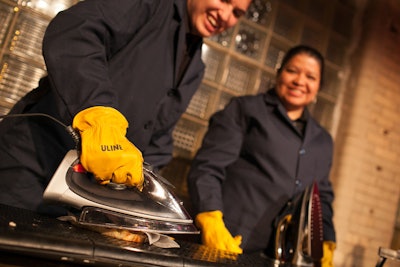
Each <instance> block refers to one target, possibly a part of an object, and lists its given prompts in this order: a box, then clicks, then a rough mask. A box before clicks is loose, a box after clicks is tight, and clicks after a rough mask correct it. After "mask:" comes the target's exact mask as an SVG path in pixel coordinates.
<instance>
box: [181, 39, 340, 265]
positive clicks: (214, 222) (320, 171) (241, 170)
mask: <svg viewBox="0 0 400 267" xmlns="http://www.w3.org/2000/svg"><path fill="white" fill-rule="evenodd" d="M323 68H324V60H323V58H322V56H321V55H320V53H319V52H318V51H317V50H315V49H314V48H312V47H308V46H296V47H294V48H292V49H291V50H289V51H288V53H287V54H286V55H285V57H284V59H283V61H282V65H281V68H280V69H279V70H278V72H277V75H276V80H277V83H276V84H277V85H276V86H275V88H271V89H270V90H268V91H267V92H266V93H262V94H258V95H248V96H240V97H235V98H232V100H231V102H230V103H229V104H228V105H227V106H226V107H225V108H224V109H223V110H221V111H218V112H217V113H215V114H214V115H213V116H212V117H211V119H210V122H209V127H208V131H207V133H206V135H205V137H204V139H203V143H202V146H201V147H200V149H199V150H198V152H197V155H196V156H195V158H194V160H193V163H192V166H191V170H190V173H189V175H188V187H189V192H190V196H191V198H192V203H193V205H194V209H195V212H196V214H197V215H196V223H197V225H198V227H199V228H200V229H201V231H202V242H203V243H204V244H205V245H208V246H211V247H215V248H219V249H224V250H229V251H233V252H236V253H240V252H241V251H242V250H243V251H244V253H255V252H264V253H266V254H267V255H268V256H270V257H274V254H275V253H274V252H275V251H274V249H275V246H274V233H275V230H276V229H277V227H278V226H277V225H274V223H275V222H277V220H278V218H280V216H281V212H282V210H283V207H285V205H287V203H290V201H291V200H293V199H294V198H295V197H296V196H299V195H300V194H302V193H303V192H305V190H307V188H309V187H310V186H311V185H312V184H313V183H314V182H316V183H317V185H318V188H319V192H320V199H321V210H322V217H323V240H324V255H325V256H326V257H324V258H323V260H322V262H323V264H322V266H323V267H328V266H331V260H332V253H333V250H334V248H335V240H336V237H335V229H334V226H333V221H332V216H333V211H332V201H333V189H332V186H331V182H330V179H329V173H330V168H331V163H332V157H333V140H332V138H331V136H330V134H329V133H328V132H327V131H326V130H325V129H324V128H322V127H321V125H319V124H318V122H317V121H316V120H315V119H314V118H313V117H312V116H311V114H310V113H309V111H308V109H307V105H308V104H310V103H311V102H312V101H313V99H314V98H315V97H316V94H317V92H318V90H319V88H320V85H321V81H322V71H323Z"/></svg>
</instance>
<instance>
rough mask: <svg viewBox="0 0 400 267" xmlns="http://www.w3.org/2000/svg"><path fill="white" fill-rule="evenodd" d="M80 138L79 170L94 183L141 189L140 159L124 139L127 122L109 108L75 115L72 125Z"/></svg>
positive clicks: (137, 151) (100, 108)
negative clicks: (88, 173) (90, 176)
mask: <svg viewBox="0 0 400 267" xmlns="http://www.w3.org/2000/svg"><path fill="white" fill-rule="evenodd" d="M72 127H73V128H75V129H78V130H79V132H80V135H81V155H80V161H81V164H82V166H83V167H84V168H85V169H86V170H87V171H88V172H91V173H93V175H94V176H95V177H96V179H97V181H99V182H100V183H101V184H107V183H109V182H110V181H112V182H114V183H119V184H126V185H128V186H136V187H137V188H139V189H142V186H143V181H144V178H143V157H142V153H141V152H140V150H139V149H137V148H136V147H135V146H134V145H133V144H132V143H131V142H130V141H129V140H128V139H127V138H126V137H125V135H126V129H127V128H128V121H127V120H126V119H125V117H124V116H123V115H122V114H121V113H120V112H119V111H117V110H116V109H114V108H111V107H101V106H97V107H91V108H88V109H85V110H83V111H81V112H79V113H78V114H77V115H76V116H75V118H74V120H73V123H72Z"/></svg>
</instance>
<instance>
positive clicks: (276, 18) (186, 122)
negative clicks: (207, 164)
mask: <svg viewBox="0 0 400 267" xmlns="http://www.w3.org/2000/svg"><path fill="white" fill-rule="evenodd" d="M110 1H111V0H110ZM76 2H77V0H26V1H21V0H0V25H1V26H0V68H1V71H0V114H6V113H7V112H8V110H9V109H10V108H11V107H12V106H13V105H14V103H15V102H16V101H17V100H18V99H19V98H20V97H22V96H23V95H24V94H25V93H26V92H27V91H30V90H32V89H33V88H35V87H36V85H37V81H38V80H39V78H40V77H42V76H43V75H45V73H46V68H45V65H44V62H43V58H42V56H41V40H42V37H43V34H44V30H45V28H46V26H47V24H48V22H49V21H50V19H51V18H52V17H53V16H54V15H55V14H56V13H57V12H59V11H60V10H62V9H65V8H66V7H68V6H71V5H73V4H75V3H76ZM116 4H117V2H116ZM299 43H303V44H309V45H312V46H314V47H316V48H318V49H319V50H320V51H321V52H322V54H323V55H324V56H325V59H326V65H327V66H326V73H325V75H326V76H325V77H326V79H325V85H324V88H323V89H322V91H321V92H320V93H319V95H318V101H317V103H316V104H314V105H313V106H310V110H311V111H312V113H313V114H314V116H315V117H316V118H317V119H318V120H319V121H320V123H321V124H322V125H323V126H324V127H325V128H326V129H327V130H328V131H330V133H331V134H332V136H333V138H334V140H335V158H334V164H333V169H332V175H331V179H332V183H333V186H334V189H335V193H336V199H335V202H334V209H335V217H334V221H335V224H336V228H337V239H338V240H337V241H338V242H337V251H336V253H335V259H334V261H335V266H336V267H342V266H343V267H348V266H352V267H355V266H357V267H363V266H374V265H375V263H376V261H377V259H378V254H377V253H378V248H379V247H381V246H382V247H385V248H393V249H400V211H399V196H400V169H399V168H398V166H399V165H400V125H399V123H398V121H397V120H398V114H399V112H400V105H399V103H400V85H399V83H398V80H399V78H400V1H399V0H331V1H325V0H253V3H252V5H251V7H250V9H249V12H248V13H247V16H246V17H245V18H243V19H242V20H241V21H240V23H239V24H238V25H237V26H236V27H234V28H233V29H231V30H230V31H228V32H226V33H223V34H221V35H219V36H215V37H212V38H209V39H206V40H205V44H204V46H203V59H204V61H205V63H206V66H207V68H206V74H205V77H204V80H203V82H202V84H201V86H200V88H199V90H198V92H197V93H196V95H195V96H194V98H193V99H192V101H191V103H190V105H189V107H188V109H187V111H186V113H185V114H184V115H183V116H182V118H181V120H180V121H179V123H178V125H177V127H176V129H175V130H174V147H175V149H174V160H173V161H172V162H171V163H170V164H169V165H168V166H167V167H166V168H164V169H163V170H162V174H163V175H164V176H166V177H167V178H169V179H170V180H171V181H172V182H173V183H174V184H175V186H176V191H177V193H178V195H179V196H180V197H181V198H182V199H183V200H184V202H185V205H186V206H188V208H189V209H190V199H189V196H188V193H187V188H186V180H185V178H186V174H187V172H188V170H189V168H190V161H191V159H192V158H193V156H194V154H195V153H196V151H197V149H198V148H199V146H200V145H201V141H202V137H203V135H204V133H205V131H206V129H207V123H208V119H209V117H210V115H211V114H213V113H214V112H215V111H217V110H219V109H221V108H223V107H224V106H225V105H226V104H227V102H228V101H229V100H230V98H231V97H233V96H238V95H244V94H257V93H261V92H265V91H266V90H267V89H269V88H271V87H272V86H273V85H274V82H275V81H274V79H275V71H276V69H277V68H278V67H279V66H280V61H281V59H282V57H283V55H284V54H285V52H286V51H287V50H288V49H289V48H290V47H291V46H293V45H296V44H299ZM66 75H68V74H66ZM385 266H400V263H399V262H394V261H387V263H386V265H385Z"/></svg>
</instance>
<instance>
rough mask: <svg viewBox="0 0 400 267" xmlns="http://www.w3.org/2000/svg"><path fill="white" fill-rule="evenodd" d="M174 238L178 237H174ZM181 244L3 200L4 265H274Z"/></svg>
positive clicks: (0, 261) (0, 238)
mask: <svg viewBox="0 0 400 267" xmlns="http://www.w3.org/2000/svg"><path fill="white" fill-rule="evenodd" d="M174 237H175V236H174ZM176 241H177V242H178V243H179V245H180V248H168V249H163V248H158V247H155V246H150V245H148V244H138V243H134V242H127V241H122V240H117V239H114V238H111V237H107V236H104V235H101V234H99V233H96V232H94V231H90V230H86V229H83V228H79V227H76V226H74V225H72V224H70V223H68V222H62V221H59V220H57V219H56V218H51V217H47V216H43V215H40V214H37V213H34V212H32V211H28V210H24V209H19V208H14V207H9V206H4V205H1V204H0V266H14V267H15V266H61V267H63V266H66V267H67V266H120V267H122V266H138V267H142V266H143V267H151V266H169V267H174V266H190V267H195V266H216V267H217V266H252V267H257V266H260V267H261V266H263V267H269V266H271V267H272V266H274V264H273V261H271V260H269V259H266V258H264V257H262V256H260V255H236V254H231V253H227V252H224V251H220V250H216V249H210V248H208V247H205V246H202V245H199V244H196V243H194V242H189V241H188V240H184V237H183V238H182V240H181V239H179V238H178V239H176Z"/></svg>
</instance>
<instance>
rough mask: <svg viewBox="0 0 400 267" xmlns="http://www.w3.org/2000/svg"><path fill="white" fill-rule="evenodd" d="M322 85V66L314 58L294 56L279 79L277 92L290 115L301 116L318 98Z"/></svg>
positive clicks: (283, 68) (306, 55) (304, 54)
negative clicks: (306, 107)
mask: <svg viewBox="0 0 400 267" xmlns="http://www.w3.org/2000/svg"><path fill="white" fill-rule="evenodd" d="M320 83H321V65H320V62H319V61H318V60H317V59H316V58H315V57H313V56H311V55H309V54H307V53H299V54H297V55H295V56H293V57H292V58H291V59H290V60H289V61H288V62H287V63H286V64H285V65H284V66H282V70H281V72H280V73H279V74H278V77H277V85H276V92H277V94H278V96H279V98H280V100H281V101H282V103H283V105H284V106H285V108H286V110H287V111H288V113H290V112H292V113H295V114H297V115H298V114H300V115H301V113H302V112H303V110H304V107H305V106H307V105H308V104H310V103H311V102H312V101H313V100H314V99H316V97H317V93H318V90H319V88H320Z"/></svg>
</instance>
